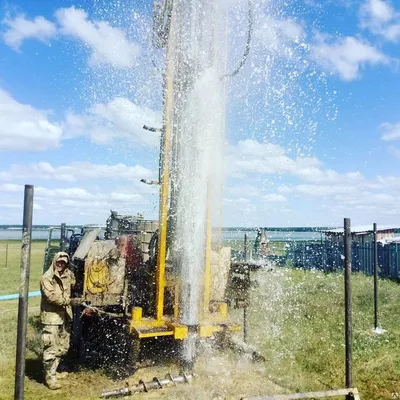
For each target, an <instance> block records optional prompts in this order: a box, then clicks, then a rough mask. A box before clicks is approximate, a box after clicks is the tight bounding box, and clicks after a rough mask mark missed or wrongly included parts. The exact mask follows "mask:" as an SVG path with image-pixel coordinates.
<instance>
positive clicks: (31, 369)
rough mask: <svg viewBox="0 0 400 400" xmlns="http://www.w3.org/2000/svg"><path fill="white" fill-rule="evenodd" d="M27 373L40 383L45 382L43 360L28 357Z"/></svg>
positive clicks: (30, 377)
mask: <svg viewBox="0 0 400 400" xmlns="http://www.w3.org/2000/svg"><path fill="white" fill-rule="evenodd" d="M25 375H26V376H27V377H28V378H29V379H31V380H34V381H36V382H38V383H43V382H44V381H43V372H42V360H41V359H40V358H34V359H32V358H28V359H27V360H26V365H25Z"/></svg>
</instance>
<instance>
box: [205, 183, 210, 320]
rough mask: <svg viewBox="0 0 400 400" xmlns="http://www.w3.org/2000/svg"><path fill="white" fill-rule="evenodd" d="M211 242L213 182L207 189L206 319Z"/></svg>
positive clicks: (206, 313) (208, 306) (208, 303)
mask: <svg viewBox="0 0 400 400" xmlns="http://www.w3.org/2000/svg"><path fill="white" fill-rule="evenodd" d="M211 243H212V207H211V184H210V183H209V184H208V191H207V237H206V260H205V261H206V265H205V273H204V303H203V318H204V319H205V320H206V319H207V317H208V314H209V309H210V297H211Z"/></svg>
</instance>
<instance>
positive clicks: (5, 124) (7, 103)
mask: <svg viewBox="0 0 400 400" xmlns="http://www.w3.org/2000/svg"><path fill="white" fill-rule="evenodd" d="M61 135H62V129H61V127H60V126H59V125H58V124H56V123H53V122H50V120H49V112H48V111H44V110H38V109H36V108H34V107H32V106H30V105H26V104H21V103H19V102H18V101H17V100H15V99H13V98H12V97H11V95H10V94H9V93H7V92H6V91H5V90H3V89H1V88H0V152H2V151H3V152H4V151H43V150H47V149H52V148H56V147H59V145H60V140H61Z"/></svg>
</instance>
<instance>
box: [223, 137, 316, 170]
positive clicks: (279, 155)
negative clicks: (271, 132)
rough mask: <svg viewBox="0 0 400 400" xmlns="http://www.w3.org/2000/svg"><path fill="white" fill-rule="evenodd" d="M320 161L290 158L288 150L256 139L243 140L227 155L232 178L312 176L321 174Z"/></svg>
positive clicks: (311, 158)
mask: <svg viewBox="0 0 400 400" xmlns="http://www.w3.org/2000/svg"><path fill="white" fill-rule="evenodd" d="M320 165H321V163H320V161H319V160H317V159H316V158H314V157H296V158H290V157H289V156H288V155H287V154H286V150H285V149H284V148H283V147H281V146H278V145H276V144H272V143H260V142H258V141H257V140H254V139H246V140H241V141H239V143H238V144H237V145H236V146H231V147H230V148H229V150H228V155H227V170H228V174H229V175H231V176H241V175H242V174H248V173H255V174H291V175H298V176H300V175H303V176H306V175H311V178H312V174H313V172H319V166H320Z"/></svg>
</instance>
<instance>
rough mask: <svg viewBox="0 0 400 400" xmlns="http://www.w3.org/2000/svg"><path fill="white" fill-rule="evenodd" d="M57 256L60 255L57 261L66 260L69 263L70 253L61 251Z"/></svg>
mask: <svg viewBox="0 0 400 400" xmlns="http://www.w3.org/2000/svg"><path fill="white" fill-rule="evenodd" d="M57 256H58V257H57V261H64V262H65V263H66V264H68V262H69V257H68V254H67V253H64V252H60V253H58V255H57Z"/></svg>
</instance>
